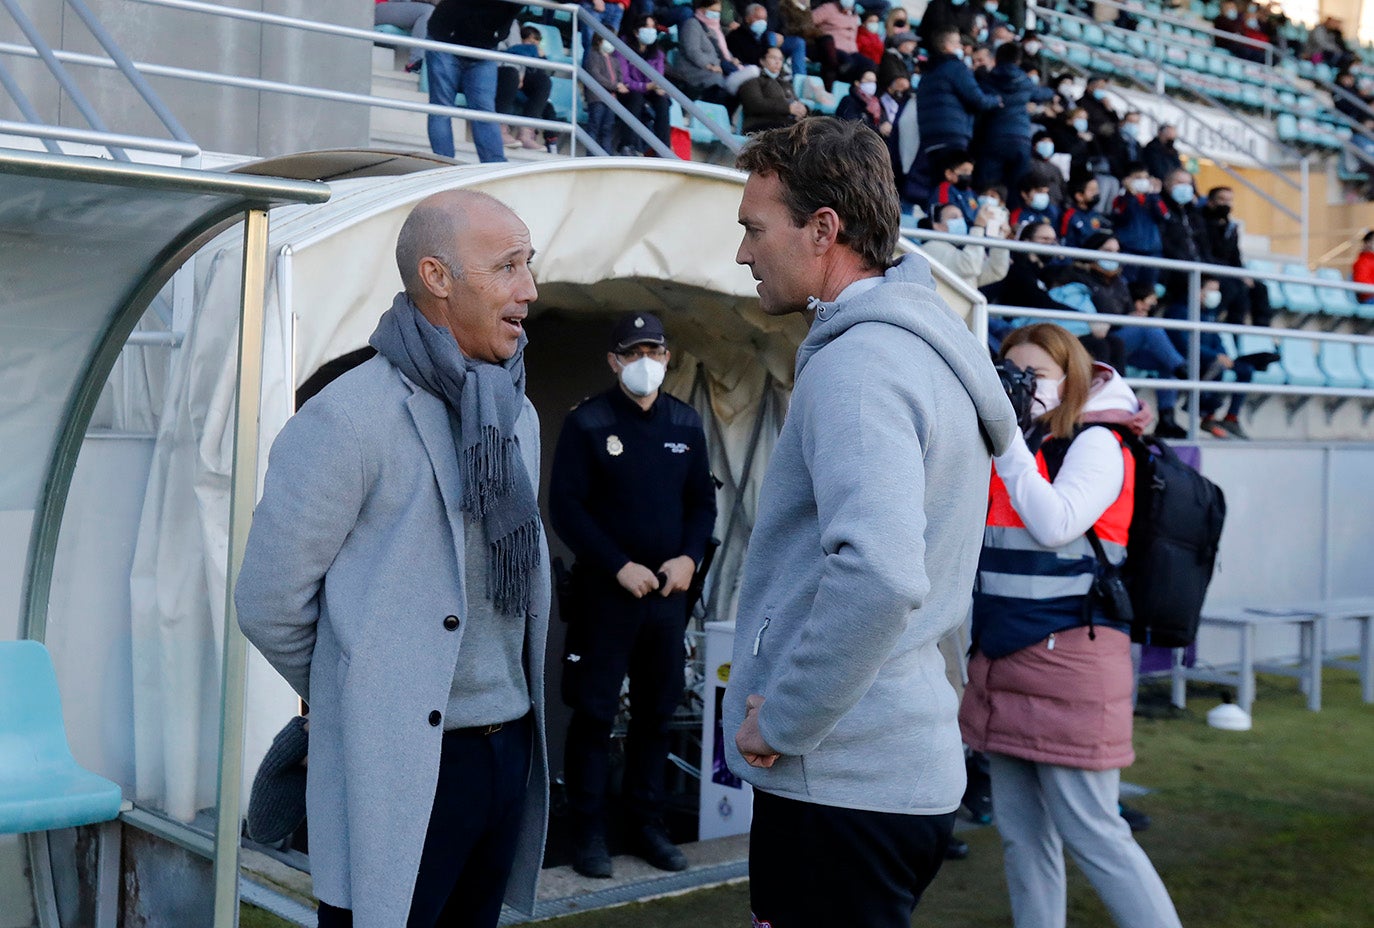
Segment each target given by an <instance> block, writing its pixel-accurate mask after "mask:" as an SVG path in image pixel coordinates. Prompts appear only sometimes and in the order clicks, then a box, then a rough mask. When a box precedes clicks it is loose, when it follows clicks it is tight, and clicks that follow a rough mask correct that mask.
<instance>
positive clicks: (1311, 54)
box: [1303, 16, 1354, 71]
mask: <svg viewBox="0 0 1374 928" xmlns="http://www.w3.org/2000/svg"><path fill="white" fill-rule="evenodd" d="M1303 57H1305V58H1307V59H1308V60H1310V61H1313V62H1315V63H1317V64H1326V65H1330V66H1331V67H1333V68H1335V69H1336V70H1337V71H1341V70H1344V69H1345V68H1346V67H1347V66H1349V64H1350V62H1351V61H1352V60H1353V59H1354V55H1352V54H1351V53H1350V46H1348V45H1347V44H1346V42H1345V36H1344V35H1342V34H1341V21H1340V20H1339V19H1337V18H1336V17H1334V16H1328V17H1326V18H1325V19H1323V20H1322V21H1321V23H1320V24H1319V25H1318V26H1317V27H1316V28H1315V29H1313V30H1312V31H1311V32H1309V33H1308V34H1307V44H1306V45H1305V46H1304V47H1303Z"/></svg>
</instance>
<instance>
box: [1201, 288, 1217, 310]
mask: <svg viewBox="0 0 1374 928" xmlns="http://www.w3.org/2000/svg"><path fill="white" fill-rule="evenodd" d="M1202 305H1203V306H1206V307H1207V308H1208V309H1216V308H1217V307H1218V306H1220V305H1221V291H1220V290H1206V291H1204V292H1203V294H1202Z"/></svg>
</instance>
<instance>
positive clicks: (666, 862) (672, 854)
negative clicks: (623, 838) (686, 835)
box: [634, 822, 687, 873]
mask: <svg viewBox="0 0 1374 928" xmlns="http://www.w3.org/2000/svg"><path fill="white" fill-rule="evenodd" d="M634 852H635V853H636V854H638V855H639V856H640V857H642V858H644V859H645V860H647V861H648V862H649V863H651V864H653V865H654V866H655V867H657V868H658V869H660V870H668V871H670V872H673V873H676V872H678V871H679V870H686V869H687V855H686V854H684V853H682V851H680V850H678V848H677V846H676V845H675V844H673V842H672V841H671V840H670V839H669V838H668V832H667V831H666V830H665V829H664V827H663V825H662V824H660V823H658V822H646V823H644V824H642V825H640V826H639V827H637V828H636V829H635V833H634Z"/></svg>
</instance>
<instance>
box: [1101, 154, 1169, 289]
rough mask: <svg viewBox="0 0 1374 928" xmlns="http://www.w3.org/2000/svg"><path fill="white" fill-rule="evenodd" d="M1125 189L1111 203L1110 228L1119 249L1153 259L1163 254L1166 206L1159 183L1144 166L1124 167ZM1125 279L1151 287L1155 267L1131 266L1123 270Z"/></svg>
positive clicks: (1156, 275)
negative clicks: (1160, 196)
mask: <svg viewBox="0 0 1374 928" xmlns="http://www.w3.org/2000/svg"><path fill="white" fill-rule="evenodd" d="M1122 181H1123V182H1124V184H1125V187H1126V189H1125V190H1124V191H1122V192H1121V194H1119V195H1118V196H1117V198H1116V202H1115V203H1113V204H1112V216H1111V218H1112V229H1113V230H1114V231H1115V234H1116V238H1117V240H1118V241H1119V242H1120V243H1121V250H1122V251H1125V252H1129V253H1130V254H1133V255H1146V256H1149V257H1153V258H1158V257H1161V256H1162V255H1163V253H1164V240H1163V238H1162V232H1163V229H1164V220H1165V217H1166V216H1167V215H1168V207H1167V206H1165V205H1164V202H1163V201H1162V200H1161V199H1160V198H1159V192H1158V191H1159V182H1158V181H1156V180H1154V179H1153V178H1151V177H1150V172H1149V171H1147V170H1146V169H1145V165H1143V164H1140V163H1138V162H1137V163H1135V164H1130V165H1127V166H1126V176H1125V177H1123V178H1122ZM1126 277H1127V279H1129V280H1130V281H1131V283H1135V282H1136V281H1145V282H1146V283H1148V284H1149V285H1150V286H1154V284H1155V281H1156V280H1158V279H1159V271H1158V270H1157V269H1156V268H1151V267H1140V266H1133V267H1131V268H1128V269H1127V271H1126Z"/></svg>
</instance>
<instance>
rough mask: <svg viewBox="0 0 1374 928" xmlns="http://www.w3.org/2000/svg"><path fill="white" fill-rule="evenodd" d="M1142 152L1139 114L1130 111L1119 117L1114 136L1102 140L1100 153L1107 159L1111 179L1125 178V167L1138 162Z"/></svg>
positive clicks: (1135, 111)
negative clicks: (1119, 120)
mask: <svg viewBox="0 0 1374 928" xmlns="http://www.w3.org/2000/svg"><path fill="white" fill-rule="evenodd" d="M1143 151H1144V149H1142V148H1141V147H1140V113H1139V111H1137V110H1131V111H1129V112H1128V113H1126V115H1125V116H1122V117H1121V125H1119V126H1117V127H1116V134H1115V135H1111V136H1107V137H1106V138H1104V139H1103V140H1102V153H1103V154H1104V155H1106V157H1107V166H1108V168H1109V169H1110V171H1111V175H1112V177H1125V176H1126V166H1127V165H1128V164H1130V163H1131V162H1133V161H1139V160H1140V159H1141V157H1142V155H1141V153H1142V152H1143Z"/></svg>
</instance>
